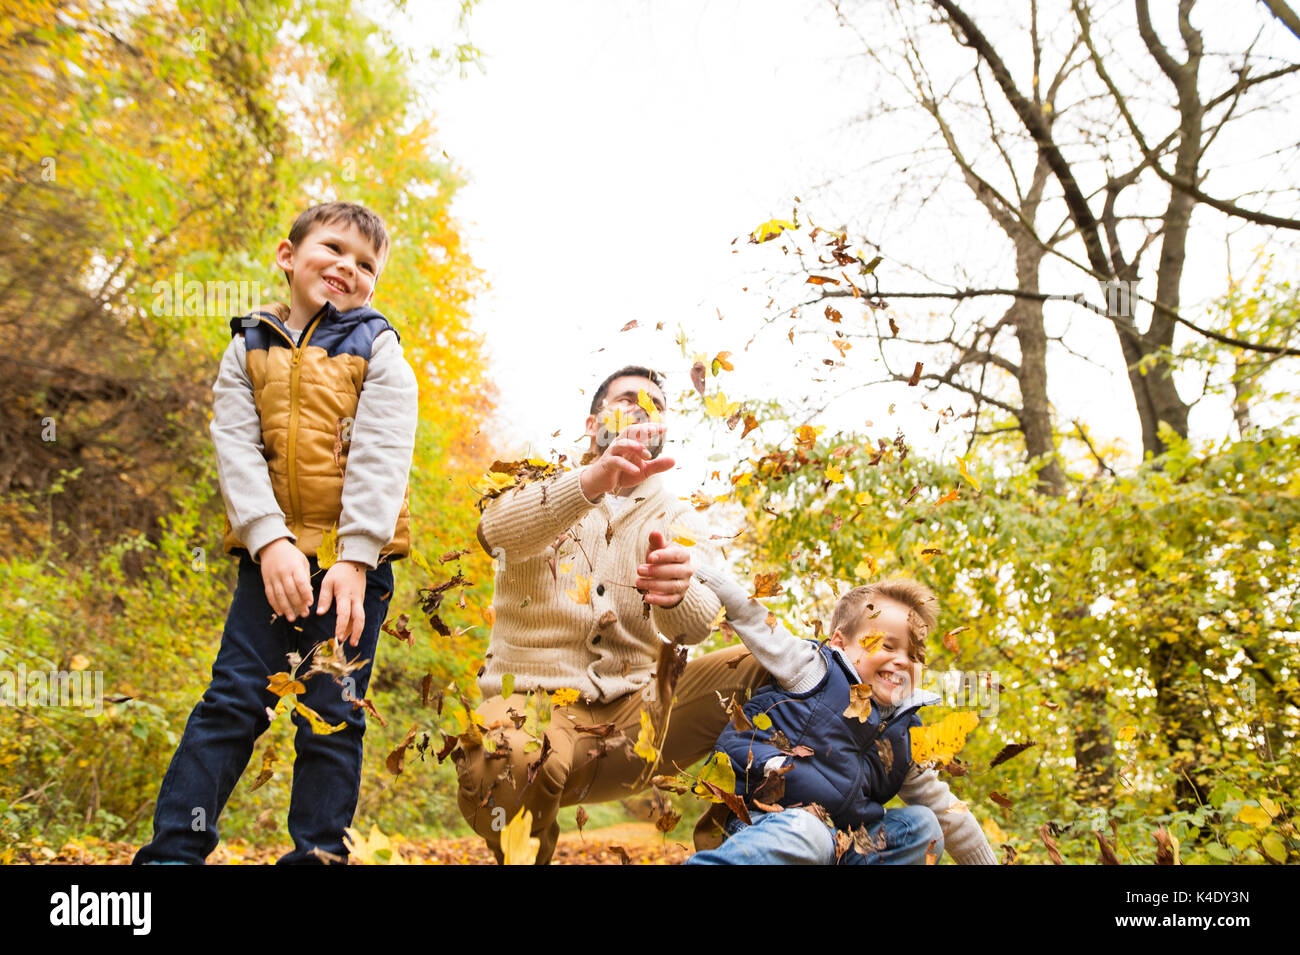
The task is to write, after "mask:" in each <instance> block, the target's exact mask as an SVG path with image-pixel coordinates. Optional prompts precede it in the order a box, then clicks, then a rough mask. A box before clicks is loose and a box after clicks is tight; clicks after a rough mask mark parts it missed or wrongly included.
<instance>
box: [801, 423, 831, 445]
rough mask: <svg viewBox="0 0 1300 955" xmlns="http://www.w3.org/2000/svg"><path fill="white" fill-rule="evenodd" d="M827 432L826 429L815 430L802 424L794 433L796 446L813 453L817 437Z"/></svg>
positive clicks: (808, 425)
mask: <svg viewBox="0 0 1300 955" xmlns="http://www.w3.org/2000/svg"><path fill="white" fill-rule="evenodd" d="M825 430H826V429H825V428H815V427H813V426H812V425H810V424H801V425H799V427H798V428H796V429H795V432H794V440H795V444H796V445H797V446H798V447H800V448H801V449H803V450H804V451H811V450H812V446H813V443H814V442H815V441H816V440H817V435H819V434H821V433H822V432H823V431H825Z"/></svg>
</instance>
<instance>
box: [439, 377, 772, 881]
mask: <svg viewBox="0 0 1300 955" xmlns="http://www.w3.org/2000/svg"><path fill="white" fill-rule="evenodd" d="M642 395H644V396H645V400H648V401H649V402H651V403H653V405H654V407H655V409H656V412H661V411H662V410H663V409H664V408H665V406H666V403H665V400H664V394H663V388H662V379H661V378H660V376H659V375H658V374H657V373H656V372H654V371H651V370H650V369H648V368H641V367H627V368H621V369H619V370H618V371H616V372H614V373H613V374H612V375H610V376H609V377H608V378H606V379H605V380H604V381H603V382H602V383H601V385H600V387H599V388H597V390H596V393H595V395H594V396H593V398H592V402H591V413H590V414H589V415H588V416H587V421H586V430H585V433H586V435H587V436H588V438H589V439H590V445H589V450H588V454H587V456H586V457H585V458H584V461H588V462H589V463H586V464H584V465H583V466H582V467H579V468H577V469H574V470H572V471H567V472H564V473H562V474H560V475H559V476H557V477H554V478H550V479H547V480H543V481H537V482H533V483H531V484H527V485H525V486H523V487H521V488H517V489H511V490H508V491H506V492H505V493H504V494H502V495H500V496H499V497H497V498H495V499H493V500H491V501H489V502H488V503H487V504H486V506H485V507H484V509H483V516H482V519H481V520H480V522H479V527H478V537H479V542H480V543H481V544H482V546H483V547H484V549H485V550H486V551H487V552H488V553H490V554H492V555H493V556H494V557H495V558H496V559H497V563H498V567H497V575H496V592H495V595H494V597H493V602H492V606H493V609H494V611H495V620H494V623H493V627H492V637H491V641H490V642H489V645H488V651H487V657H486V660H485V663H484V668H483V671H482V673H481V675H480V677H479V688H480V689H481V690H482V693H483V696H484V702H483V704H482V705H481V706H479V708H478V712H479V714H480V716H481V717H482V723H483V725H484V726H485V727H487V728H488V735H489V736H491V737H492V745H494V749H493V751H491V752H489V751H488V750H487V749H486V748H484V747H477V746H476V747H470V748H469V749H468V750H467V751H466V750H464V748H463V747H462V749H461V750H458V751H457V754H456V757H455V758H456V760H457V769H458V772H459V774H460V787H459V793H458V799H459V803H460V809H461V812H462V814H463V815H464V816H465V819H466V820H467V821H468V822H469V823H470V825H471V826H473V828H474V830H475V831H476V832H477V833H479V834H480V835H481V836H483V838H484V839H485V840H486V842H487V844H488V846H489V848H491V849H492V851H493V853H494V854H495V855H496V857H497V859H498V861H500V860H501V858H502V855H501V830H502V829H503V828H504V827H505V825H506V823H508V822H509V821H510V820H511V819H513V818H514V817H515V815H516V814H517V813H518V812H519V811H520V809H521V808H522V809H527V810H528V811H529V812H531V813H532V831H533V835H534V836H536V837H537V838H538V839H539V840H540V842H541V846H540V848H539V851H538V854H537V861H538V862H539V863H547V862H549V861H550V859H551V856H552V854H553V853H554V851H555V841H556V838H557V837H558V835H559V824H558V822H557V821H556V814H557V813H558V811H559V809H560V807H561V806H568V805H573V804H575V803H579V802H588V803H591V802H605V801H608V800H614V799H623V798H626V797H627V796H630V795H632V794H633V793H634V792H635V791H636V790H637V789H639V788H641V787H642V786H644V785H645V781H646V780H648V779H649V777H650V775H651V774H652V772H661V771H662V772H669V773H671V772H674V771H675V769H676V767H680V768H682V769H685V768H686V767H687V766H689V765H690V764H691V763H693V762H695V761H696V760H698V759H700V758H702V757H704V756H705V755H707V754H708V753H709V751H710V750H711V749H712V746H713V742H714V740H715V739H716V738H717V735H718V733H719V732H720V731H721V729H722V727H723V725H724V724H725V723H726V721H727V719H728V716H727V712H726V709H725V708H724V706H723V704H722V703H721V702H720V701H719V694H721V696H722V698H723V699H724V700H725V699H727V698H729V697H731V696H734V697H735V698H736V700H737V701H738V702H743V701H744V698H745V691H746V690H747V689H750V688H752V687H756V686H758V685H759V684H760V683H761V682H763V681H765V680H766V679H767V674H766V673H765V672H764V671H763V669H762V668H761V667H760V666H759V665H758V664H757V662H755V660H754V659H753V657H752V656H750V655H749V654H748V653H747V652H746V651H745V649H744V648H743V647H734V648H730V649H728V650H722V651H718V652H716V653H710V654H706V655H705V656H702V657H699V658H697V659H695V660H692V661H690V662H688V663H687V664H686V666H685V669H684V670H683V671H682V672H681V675H680V677H679V679H678V681H677V683H676V687H675V690H674V693H673V697H674V699H673V700H672V701H668V700H658V699H656V696H655V693H656V687H657V685H658V683H659V681H658V680H656V670H657V664H658V660H659V658H660V648H661V647H662V646H663V645H664V642H665V641H664V639H663V638H667V640H670V641H675V642H677V643H680V644H696V643H699V642H700V641H701V640H703V639H704V638H705V637H707V636H708V635H709V633H710V632H711V631H712V629H713V621H714V620H715V619H716V618H717V616H718V612H719V610H720V608H721V604H720V603H719V601H718V599H717V597H716V596H715V595H714V594H713V592H712V591H711V590H710V589H709V588H708V587H706V586H704V585H703V584H701V583H699V582H697V581H694V580H693V579H692V572H693V562H692V556H691V550H692V549H699V548H701V547H704V546H706V545H705V544H704V543H703V542H701V543H699V544H697V545H695V547H694V548H689V549H688V548H687V547H685V546H683V545H682V544H680V543H675V542H672V539H673V537H674V536H677V530H674V529H673V527H674V525H678V526H679V527H686V526H689V525H690V524H691V523H693V520H694V511H693V510H692V508H691V507H690V505H689V504H687V503H686V502H684V501H682V500H681V499H680V498H678V497H676V496H674V495H673V494H671V493H670V492H669V491H668V490H667V488H666V487H665V486H664V484H663V482H662V479H661V477H660V475H661V474H662V473H663V472H665V471H667V470H669V469H670V468H672V466H673V464H674V461H673V459H672V458H670V457H658V456H656V453H657V450H658V449H659V448H661V447H662V443H663V438H664V434H665V430H666V429H665V426H664V425H663V424H662V423H660V422H656V421H650V420H647V419H648V415H647V414H645V413H644V407H645V400H643V399H642ZM656 417H658V414H656ZM628 420H632V421H634V423H632V424H630V426H627V427H623V426H622V425H623V423H624V422H627V421H628ZM697 539H698V538H697ZM647 611H648V612H647ZM660 634H662V638H661V637H660ZM507 676H508V677H509V678H510V680H511V682H512V683H513V690H514V692H513V693H512V694H511V695H509V696H506V697H503V696H502V695H501V693H502V690H503V682H504V681H505V679H506V678H507ZM561 689H571V690H577V691H578V694H579V698H578V700H577V701H576V702H574V703H572V704H569V705H565V706H556V707H555V709H554V710H553V712H552V715H551V720H550V724H549V726H548V727H547V728H546V740H547V744H548V745H544V746H542V747H541V748H538V746H537V744H536V741H535V739H534V738H533V736H531V735H530V734H529V733H528V732H527V729H528V727H527V724H524V725H522V726H521V725H517V724H519V723H520V722H521V720H522V717H523V716H524V711H525V708H526V706H527V698H526V696H525V693H526V692H527V691H528V690H542V691H546V692H552V693H553V692H554V691H556V690H561ZM643 710H644V711H645V712H646V713H647V714H648V715H649V717H650V718H651V721H652V724H653V726H654V736H655V742H654V745H655V747H656V748H657V749H659V750H660V752H659V757H658V760H657V765H656V766H655V767H653V768H652V767H650V766H649V765H648V764H647V763H646V761H645V760H643V759H642V758H641V757H640V756H638V755H636V754H635V753H634V752H633V742H634V741H635V740H636V739H637V738H638V735H639V733H640V730H641V726H642V725H643V723H642V711H643ZM512 711H513V712H512ZM512 715H513V717H514V718H513V719H512ZM665 722H666V723H667V726H666V728H665ZM530 743H531V745H530ZM530 764H531V766H530ZM530 776H531V777H532V778H531V781H529V777H530Z"/></svg>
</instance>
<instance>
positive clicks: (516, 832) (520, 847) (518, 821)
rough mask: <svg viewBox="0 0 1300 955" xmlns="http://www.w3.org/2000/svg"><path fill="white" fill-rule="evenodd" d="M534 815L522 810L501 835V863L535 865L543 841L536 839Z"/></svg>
mask: <svg viewBox="0 0 1300 955" xmlns="http://www.w3.org/2000/svg"><path fill="white" fill-rule="evenodd" d="M532 831H533V814H532V813H531V812H529V811H528V810H527V809H520V810H519V812H517V813H516V814H515V818H513V819H511V820H510V822H509V823H507V824H506V827H505V829H504V830H503V831H502V833H501V861H502V864H504V865H533V864H534V863H535V862H536V861H537V850H538V849H540V848H541V847H542V840H541V839H534V838H533V836H532Z"/></svg>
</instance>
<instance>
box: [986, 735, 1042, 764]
mask: <svg viewBox="0 0 1300 955" xmlns="http://www.w3.org/2000/svg"><path fill="white" fill-rule="evenodd" d="M1035 745H1037V743H1036V742H1035V741H1034V740H1032V739H1031V740H1030V741H1029V742H1028V743H1010V744H1008V745H1006V746H1003V747H1002V748H1001V749H1000V750H998V754H997V755H996V756H994V757H993V761H992V762H991V763H989V769H992V768H993V767H994V766H998V765H1000V764H1002V763H1005V762H1006V761H1007V760H1009V759H1012V758H1014V757H1016V756H1019V755H1020V754H1021V753H1023V752H1024V751H1025V750H1027V749H1029V747H1031V746H1035Z"/></svg>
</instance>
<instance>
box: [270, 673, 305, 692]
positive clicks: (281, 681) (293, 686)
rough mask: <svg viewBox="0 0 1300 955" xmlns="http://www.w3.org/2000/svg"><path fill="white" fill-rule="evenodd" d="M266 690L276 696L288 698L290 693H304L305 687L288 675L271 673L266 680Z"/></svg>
mask: <svg viewBox="0 0 1300 955" xmlns="http://www.w3.org/2000/svg"><path fill="white" fill-rule="evenodd" d="M266 679H267V681H268V682H267V684H266V688H267V689H268V690H270V691H271V692H272V693H274V694H275V695H276V696H288V695H289V694H290V693H295V694H296V693H306V692H307V687H305V686H303V685H302V683H300V682H299V681H297V680H295V679H294V678H293V677H292V676H291V675H290V674H288V673H272V674H271V675H269V676H268V677H267V678H266Z"/></svg>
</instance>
